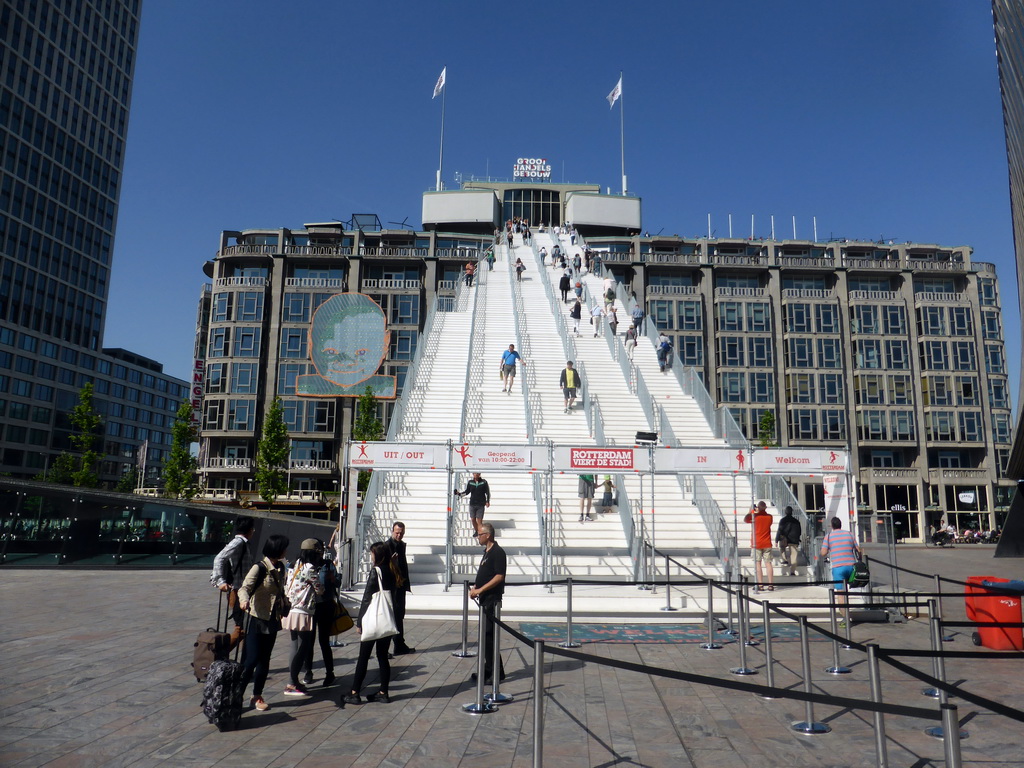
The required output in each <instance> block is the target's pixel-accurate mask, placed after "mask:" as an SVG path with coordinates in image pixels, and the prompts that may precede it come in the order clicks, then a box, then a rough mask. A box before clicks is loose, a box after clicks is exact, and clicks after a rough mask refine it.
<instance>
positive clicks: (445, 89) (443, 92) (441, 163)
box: [436, 67, 448, 192]
mask: <svg viewBox="0 0 1024 768" xmlns="http://www.w3.org/2000/svg"><path fill="white" fill-rule="evenodd" d="M445 69H447V67H446V68H445ZM447 95H448V83H447V82H446V83H445V84H444V86H443V87H442V88H441V154H440V156H439V157H438V159H437V185H436V189H437V191H438V192H440V191H441V168H442V167H444V100H445V97H446V96H447Z"/></svg>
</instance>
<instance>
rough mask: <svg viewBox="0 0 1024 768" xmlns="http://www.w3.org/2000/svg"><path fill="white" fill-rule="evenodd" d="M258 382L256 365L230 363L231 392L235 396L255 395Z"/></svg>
mask: <svg viewBox="0 0 1024 768" xmlns="http://www.w3.org/2000/svg"><path fill="white" fill-rule="evenodd" d="M258 382H259V372H258V364H257V363H232V365H231V392H232V393H233V394H236V395H255V394H256V387H257V384H258Z"/></svg>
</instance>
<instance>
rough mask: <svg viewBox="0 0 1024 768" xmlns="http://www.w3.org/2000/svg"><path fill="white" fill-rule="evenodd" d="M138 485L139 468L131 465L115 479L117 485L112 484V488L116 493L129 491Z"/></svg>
mask: <svg viewBox="0 0 1024 768" xmlns="http://www.w3.org/2000/svg"><path fill="white" fill-rule="evenodd" d="M138 485H139V468H138V467H132V468H131V469H129V470H128V471H127V472H125V473H124V474H123V475H121V479H120V480H118V481H117V485H115V486H114V490H115V491H117V492H118V493H131V492H132V491H134V490H135V489H136V488H137V487H138Z"/></svg>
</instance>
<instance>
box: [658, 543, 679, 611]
mask: <svg viewBox="0 0 1024 768" xmlns="http://www.w3.org/2000/svg"><path fill="white" fill-rule="evenodd" d="M670 565H671V562H670V560H669V556H668V555H665V607H664V608H662V609H661V610H663V611H675V610H678V609H677V608H673V607H672V573H671V572H670V570H669V567H670Z"/></svg>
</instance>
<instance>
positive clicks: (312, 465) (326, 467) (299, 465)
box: [288, 459, 334, 472]
mask: <svg viewBox="0 0 1024 768" xmlns="http://www.w3.org/2000/svg"><path fill="white" fill-rule="evenodd" d="M288 469H290V470H291V471H293V472H294V471H296V470H298V471H302V472H330V471H332V470H333V469H334V462H333V461H331V460H330V459H290V460H289V462H288Z"/></svg>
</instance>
